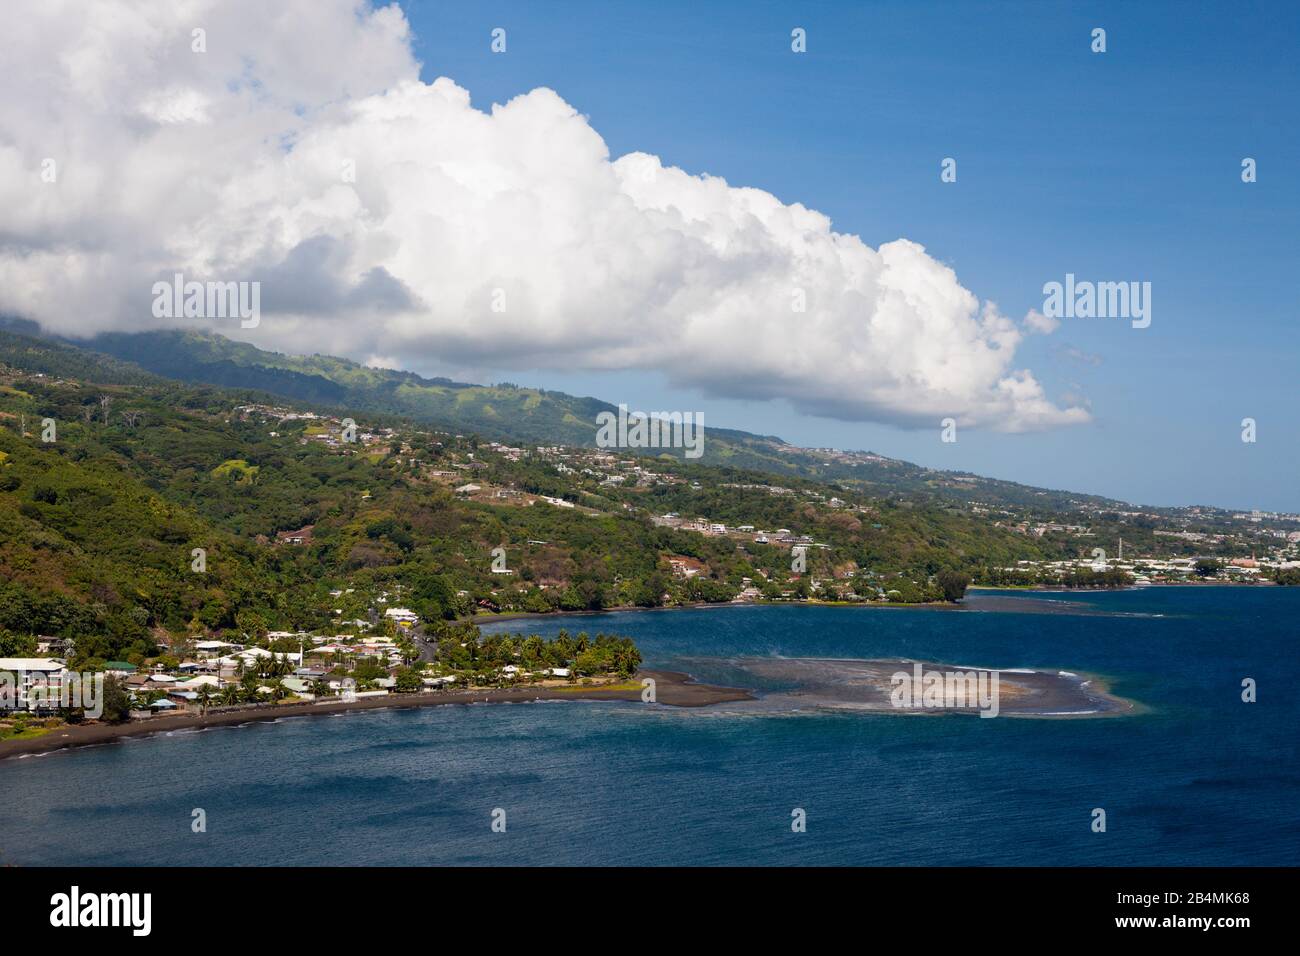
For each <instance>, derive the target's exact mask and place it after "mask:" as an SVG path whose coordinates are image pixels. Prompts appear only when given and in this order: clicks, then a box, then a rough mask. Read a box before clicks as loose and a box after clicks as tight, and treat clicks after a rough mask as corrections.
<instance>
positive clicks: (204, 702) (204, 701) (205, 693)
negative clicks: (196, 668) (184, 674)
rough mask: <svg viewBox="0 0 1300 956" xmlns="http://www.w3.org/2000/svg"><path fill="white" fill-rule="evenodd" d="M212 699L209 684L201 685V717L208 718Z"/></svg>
mask: <svg viewBox="0 0 1300 956" xmlns="http://www.w3.org/2000/svg"><path fill="white" fill-rule="evenodd" d="M211 698H212V691H211V690H210V689H209V688H208V685H207V684H200V685H199V716H200V717H203V718H206V717H207V716H208V701H209V700H210V699H211Z"/></svg>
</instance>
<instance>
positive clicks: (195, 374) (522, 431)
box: [87, 331, 1126, 512]
mask: <svg viewBox="0 0 1300 956" xmlns="http://www.w3.org/2000/svg"><path fill="white" fill-rule="evenodd" d="M87 344H88V347H90V348H93V349H95V350H96V351H98V352H103V353H107V354H108V355H111V356H114V357H116V358H117V359H119V360H125V361H127V362H130V363H133V364H134V365H138V366H140V367H142V368H144V369H147V370H148V371H150V372H153V373H155V374H157V375H162V376H166V377H168V378H173V379H180V380H183V381H188V382H201V383H205V384H210V385H222V386H227V387H236V388H250V389H259V390H262V391H266V392H270V393H272V394H276V395H281V396H285V397H288V398H294V399H299V400H302V401H310V402H315V403H319V404H325V405H330V406H333V407H336V408H351V409H355V410H358V411H367V412H374V413H383V414H392V415H399V416H403V417H409V418H410V419H412V420H414V421H423V422H428V423H432V424H436V425H438V426H440V427H443V428H448V429H451V430H455V431H461V432H473V433H476V434H479V435H482V436H484V437H487V438H491V439H496V440H501V441H507V442H517V443H523V444H534V445H553V444H563V445H578V446H586V447H591V446H593V445H594V444H595V438H596V431H597V425H596V416H597V415H598V414H599V413H600V412H603V411H617V408H616V406H614V405H611V404H609V403H608V402H604V401H601V400H599V399H596V398H579V397H576V396H573V395H567V394H565V393H563V392H553V391H544V390H539V389H531V388H517V387H514V386H507V385H501V386H487V385H473V384H469V383H465V382H456V381H452V380H451V379H446V378H424V377H422V376H420V375H416V374H414V373H412V372H403V371H394V370H389V369H378V368H368V367H366V366H364V365H360V364H358V363H356V362H352V361H349V360H347V359H341V358H335V357H333V356H327V355H311V356H291V355H282V354H279V353H276V352H268V351H264V350H262V349H259V348H257V347H255V346H252V345H248V344H246V343H241V342H234V341H231V340H230V339H227V338H224V337H222V336H219V335H215V334H212V333H207V332H196V331H165V332H142V333H131V334H127V333H111V334H104V335H100V336H98V337H97V338H95V339H93V340H91V341H90V342H89V343H87ZM706 435H707V439H706V441H705V447H704V457H703V459H702V460H701V463H702V464H707V465H715V466H722V467H732V468H737V469H747V470H756V471H764V472H767V473H769V474H773V475H778V476H785V477H802V478H811V479H816V480H820V481H831V482H842V483H844V484H845V485H847V486H850V487H855V488H860V489H863V490H870V491H872V492H874V493H895V494H900V495H924V496H933V497H936V498H948V499H953V500H958V501H980V502H984V503H988V504H992V505H1003V506H1014V507H1032V508H1041V509H1043V510H1044V511H1050V512H1062V511H1070V510H1074V509H1077V508H1080V507H1092V508H1098V507H1104V508H1123V507H1126V506H1125V505H1124V503H1123V502H1119V501H1115V500H1113V499H1108V498H1103V497H1100V496H1096V495H1085V494H1075V493H1071V492H1065V491H1054V490H1048V489H1042V488H1034V487H1031V486H1028V485H1021V484H1018V483H1015V482H1009V481H1000V480H996V479H989V478H981V477H979V476H976V475H971V474H968V473H962V472H947V471H936V470H933V469H929V468H922V467H920V466H918V465H914V464H911V463H909V462H905V461H900V460H897V459H892V458H887V457H884V456H881V455H875V454H872V453H867V452H834V451H831V450H820V449H807V448H799V447H796V446H793V445H789V444H787V443H786V442H784V441H782V440H781V439H780V438H777V437H774V436H763V435H755V434H751V433H749V432H743V431H737V430H733V429H724V428H714V427H708V428H707V431H706Z"/></svg>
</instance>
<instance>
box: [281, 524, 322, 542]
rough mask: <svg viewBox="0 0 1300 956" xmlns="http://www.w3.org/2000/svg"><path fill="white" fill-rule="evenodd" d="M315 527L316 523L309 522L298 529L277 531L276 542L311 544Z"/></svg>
mask: <svg viewBox="0 0 1300 956" xmlns="http://www.w3.org/2000/svg"><path fill="white" fill-rule="evenodd" d="M315 527H316V526H315V525H314V524H309V525H306V526H304V527H301V528H299V529H298V530H297V531H277V532H276V534H275V543H276V544H292V545H306V544H311V533H312V530H313V529H314V528H315Z"/></svg>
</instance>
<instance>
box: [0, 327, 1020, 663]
mask: <svg viewBox="0 0 1300 956" xmlns="http://www.w3.org/2000/svg"><path fill="white" fill-rule="evenodd" d="M18 339H19V337H17V336H7V337H6V338H5V339H4V340H3V341H0V363H3V364H0V577H2V578H3V584H0V589H3V594H2V595H0V629H4V630H7V631H9V632H12V633H19V634H28V633H30V634H51V635H56V636H59V635H62V636H75V637H77V638H78V640H79V644H78V648H79V650H80V651H81V652H83V653H88V654H93V656H95V657H99V658H107V657H129V656H131V655H134V654H143V653H146V652H148V651H149V650H150V645H151V642H152V641H153V640H155V639H157V638H159V637H165V636H166V635H168V634H185V633H200V632H202V633H220V632H223V631H231V632H234V633H248V632H250V631H257V630H259V629H260V630H265V629H267V628H272V629H274V628H285V629H298V628H315V629H322V628H330V627H331V626H333V625H334V624H335V622H337V621H339V620H350V619H352V618H355V617H364V616H366V615H367V614H369V613H371V611H372V609H374V608H375V607H376V603H377V600H378V598H379V597H380V596H382V595H384V594H385V593H388V595H389V597H390V598H391V600H393V601H401V602H402V603H406V604H409V605H410V606H412V607H415V608H417V609H418V610H419V612H420V613H421V614H423V615H425V616H429V617H445V616H453V615H457V614H462V615H463V614H466V613H469V612H470V611H471V610H472V609H474V608H475V607H478V608H484V607H487V608H492V609H498V608H500V609H510V608H514V609H518V610H534V611H546V610H554V609H563V610H579V609H595V608H600V607H607V606H614V605H630V604H641V605H646V606H653V605H657V604H661V603H664V602H665V601H673V602H675V601H682V602H685V601H694V600H729V599H730V598H731V597H733V596H734V595H736V594H737V593H739V591H740V590H741V588H742V586H743V584H744V580H745V579H750V580H751V581H753V582H754V583H755V586H764V587H766V588H767V589H768V591H769V593H771V594H773V595H774V596H779V595H780V594H781V593H782V590H785V591H786V592H787V593H789V592H790V589H791V588H793V587H795V584H796V582H797V581H799V580H803V583H802V584H800V585H798V588H796V590H798V591H799V593H806V591H807V586H808V585H807V579H808V578H810V577H811V578H815V577H816V576H818V575H820V576H822V577H825V578H827V579H833V578H835V576H836V575H837V574H838V575H839V576H840V578H841V579H847V578H848V577H849V576H850V575H851V574H852V573H853V572H855V571H857V570H859V569H860V570H862V571H864V572H866V571H867V569H870V574H871V575H873V576H876V575H878V576H880V578H879V579H880V580H881V581H885V580H892V579H897V580H899V581H902V580H903V579H906V580H907V581H909V582H912V583H915V584H916V585H917V586H918V587H919V588H921V589H922V590H921V591H917V592H916V593H915V594H914V595H913V596H914V597H915V598H916V599H920V598H921V597H923V596H925V595H924V593H923V592H924V588H925V583H926V581H927V579H928V578H929V577H931V576H933V575H934V574H935V573H937V572H938V571H939V570H942V569H944V568H954V569H967V570H974V569H976V568H977V567H978V566H979V565H980V564H981V563H982V562H985V561H988V560H998V561H1001V560H1010V559H1012V558H1013V557H1015V556H1016V555H1018V554H1021V553H1031V554H1033V553H1036V549H1034V548H1033V547H1032V546H1027V543H1026V542H1025V541H1024V540H1023V539H1022V538H1018V537H1016V536H1014V535H1012V534H1010V533H1008V532H1006V531H1004V530H1002V529H994V528H991V527H990V526H989V524H988V523H987V522H981V521H978V520H975V519H973V518H972V517H971V516H969V515H966V514H955V513H949V512H947V511H945V510H943V509H939V508H926V507H918V506H916V505H913V504H910V503H907V502H898V501H885V500H882V501H878V502H875V503H872V504H865V503H863V504H858V505H855V506H854V507H855V508H857V509H859V510H856V511H854V512H852V513H850V512H849V511H847V510H843V509H838V510H837V509H836V508H831V507H829V506H827V505H826V504H825V503H824V502H825V499H826V497H827V494H829V490H828V489H826V488H825V487H824V486H820V485H817V484H815V483H812V482H808V481H805V480H803V479H792V480H791V482H790V484H791V485H792V487H791V488H790V489H789V493H788V494H787V493H782V494H780V495H776V494H772V493H770V492H768V491H766V490H754V489H748V490H746V489H743V488H739V487H726V486H728V485H737V484H746V483H754V482H766V481H768V480H769V479H768V478H767V477H765V476H764V475H763V474H762V473H759V472H747V471H743V470H737V469H719V468H712V467H708V466H703V465H697V464H690V465H687V464H684V463H682V462H677V461H673V460H670V459H665V460H663V461H661V462H660V463H659V464H658V465H656V467H657V468H658V469H659V470H660V472H661V475H660V477H659V478H657V479H656V482H657V483H653V484H651V486H649V487H621V486H610V483H609V482H604V481H602V480H600V479H601V477H602V476H599V475H594V476H593V475H590V474H584V473H582V472H580V471H578V470H577V469H572V468H571V469H567V471H566V470H563V469H560V468H557V466H556V462H554V461H547V460H543V459H541V458H539V457H537V456H533V455H523V456H522V457H520V455H519V453H512V454H509V455H508V454H505V453H504V451H505V450H503V449H501V448H491V447H489V446H486V445H484V444H483V443H482V442H481V441H480V439H479V438H478V437H477V436H473V435H465V436H463V437H459V438H458V437H456V436H454V435H453V434H451V433H448V432H439V431H435V430H432V429H429V428H428V427H427V426H424V425H422V424H415V423H406V424H403V422H402V421H401V420H400V419H397V418H395V417H378V416H376V417H366V416H365V415H364V413H363V412H360V411H357V412H354V414H355V415H357V416H358V424H359V427H360V428H361V429H362V430H363V432H364V434H365V440H364V441H363V442H360V443H359V444H357V445H355V446H349V445H345V444H340V443H337V442H334V441H333V440H332V438H331V435H332V432H331V429H335V430H336V429H337V428H338V422H337V420H336V419H331V418H328V417H312V416H313V415H314V414H315V412H313V406H311V405H308V404H304V403H296V404H295V403H291V404H290V405H285V404H284V403H281V405H280V406H279V407H278V408H277V409H275V410H268V409H269V406H268V405H267V404H266V403H267V402H268V401H271V400H270V399H268V398H267V396H265V395H264V394H261V393H254V392H247V391H240V390H232V389H224V388H215V387H208V386H187V385H182V384H179V383H176V382H171V381H167V380H164V379H159V378H154V377H152V376H149V375H145V374H143V373H140V372H139V371H138V370H135V369H133V368H131V367H130V366H129V365H124V364H122V363H121V362H120V361H117V360H101V359H99V358H97V357H96V356H94V355H91V354H89V353H84V352H80V351H78V350H75V349H72V348H69V347H67V346H64V345H59V344H53V343H42V342H32V341H30V340H29V341H25V342H24V341H18ZM101 361H102V363H103V364H102V374H101V364H100V363H101ZM321 414H325V413H321ZM299 415H302V416H304V417H297V416H299ZM50 422H52V423H53V426H54V433H53V434H52V435H49V436H48V437H52V438H53V440H52V441H45V440H43V438H44V437H47V435H46V433H47V430H48V424H49V423H50ZM643 460H644V459H643ZM635 461H636V459H634V458H632V457H631V456H626V457H625V459H624V460H622V461H621V463H614V464H611V465H608V466H606V467H611V468H632V467H634V465H635ZM588 470H590V469H588ZM470 478H472V479H473V481H474V482H477V483H479V485H481V486H484V487H487V488H489V489H490V488H499V489H508V491H505V492H503V494H504V495H507V496H506V497H502V498H500V499H495V498H484V497H483V496H482V495H464V494H462V495H457V494H455V493H454V492H453V490H452V488H453V486H456V485H458V484H459V483H460V482H462V481H467V480H468V479H470ZM818 488H820V489H821V491H818V490H816V489H818ZM822 492H826V493H827V494H823V493H822ZM844 494H848V493H847V492H844ZM538 496H551V497H552V499H554V500H555V501H556V502H560V501H565V500H567V501H568V502H569V503H572V504H574V505H575V507H560V506H559V505H558V504H551V503H548V502H547V501H546V499H545V498H542V497H538ZM863 501H864V502H865V501H866V499H863ZM666 511H678V512H681V513H683V514H686V513H694V512H699V513H701V514H708V515H710V516H711V517H712V518H713V519H714V520H719V521H726V522H728V523H729V524H732V525H735V524H743V523H749V524H758V525H771V526H772V527H773V528H778V527H779V528H783V529H787V530H788V531H789V532H790V533H791V534H796V535H803V536H807V537H808V540H810V541H811V540H814V539H815V540H816V541H817V542H818V543H819V544H824V545H825V546H826V547H824V548H818V549H813V550H812V551H811V553H810V554H809V556H808V574H807V575H804V576H800V575H794V574H792V573H791V568H790V565H791V557H790V546H789V545H788V544H786V545H778V544H776V543H772V544H770V545H762V544H756V543H753V542H746V541H743V540H737V539H735V538H732V537H711V536H706V535H702V534H699V533H694V532H689V531H684V530H680V529H675V528H669V527H659V526H656V525H655V524H654V523H653V522H652V520H651V519H652V518H653V517H654V516H655V515H658V514H661V513H663V512H666ZM308 526H310V540H309V541H308V542H306V543H304V544H302V545H291V544H284V543H277V541H276V536H277V534H278V533H280V532H286V531H292V530H297V529H302V528H305V527H308ZM496 548H502V549H504V552H503V553H504V555H505V556H506V560H508V562H509V570H510V571H511V572H512V573H511V574H509V575H504V574H494V573H493V572H492V561H493V549H496ZM195 549H202V551H203V552H204V555H205V557H204V561H205V566H204V567H203V568H202V569H201V570H195V559H194V553H195ZM671 556H676V557H677V558H679V559H680V558H686V559H694V560H697V561H698V562H699V564H700V568H701V571H702V573H699V574H698V575H695V576H693V577H691V578H689V579H684V578H682V577H681V576H679V575H674V573H673V569H672V567H671V566H670V564H669V563H668V560H667V559H668V558H669V557H671ZM873 580H874V578H873ZM851 586H852V584H851V583H850V584H846V585H843V586H842V589H845V590H847V589H848V588H849V587H851ZM873 587H874V586H873ZM800 589H802V590H800ZM331 592H340V593H337V594H331ZM908 593H911V592H910V591H909V592H908Z"/></svg>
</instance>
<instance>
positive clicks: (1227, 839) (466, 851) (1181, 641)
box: [0, 587, 1300, 866]
mask: <svg viewBox="0 0 1300 956" xmlns="http://www.w3.org/2000/svg"><path fill="white" fill-rule="evenodd" d="M1010 597H1011V600H1008V599H1007V596H1004V595H992V594H990V593H989V592H984V593H983V594H979V595H973V596H972V599H971V604H972V607H971V609H969V610H961V611H946V610H934V609H921V608H918V609H894V608H816V607H724V608H714V609H702V610H682V611H645V612H626V613H613V614H602V615H593V616H580V617H569V618H542V619H531V620H526V621H514V622H504V623H499V624H497V625H494V627H493V629H494V630H508V631H527V632H535V633H542V634H548V635H549V634H554V633H555V632H556V631H558V630H559V629H560V628H561V627H565V628H568V629H569V630H570V631H573V632H576V631H578V630H588V631H591V632H595V631H597V630H605V631H612V632H617V633H622V634H627V635H630V636H632V637H634V638H635V639H636V640H637V641H638V643H639V644H640V646H641V648H642V652H643V654H644V655H645V658H646V664H647V666H653V667H660V668H670V669H678V670H687V671H689V672H691V673H693V674H695V675H696V676H697V677H699V678H701V679H722V680H725V679H726V678H727V676H728V673H730V672H731V671H730V667H729V664H728V663H727V661H728V659H729V658H733V657H737V656H753V655H780V656H786V657H824V658H873V657H911V658H917V659H924V660H932V661H940V662H950V663H958V664H964V665H968V666H987V667H1002V668H1014V667H1031V668H1053V669H1065V670H1069V671H1075V672H1081V673H1084V672H1086V673H1095V674H1100V675H1104V676H1105V677H1107V678H1108V679H1109V680H1110V682H1111V689H1112V691H1113V692H1115V693H1117V694H1120V695H1122V696H1125V697H1129V698H1133V699H1136V700H1138V701H1140V702H1141V703H1142V704H1144V705H1145V707H1146V708H1147V710H1146V711H1145V712H1144V713H1141V714H1139V715H1135V716H1124V717H1109V718H1097V719H1024V718H1010V717H1005V716H1004V717H1001V718H999V719H995V720H984V719H979V718H975V717H970V716H942V717H929V716H927V717H915V716H912V717H904V716H895V715H889V714H886V715H880V714H876V715H870V714H852V713H841V712H835V713H829V712H821V711H816V710H812V711H806V710H805V711H799V712H790V711H789V710H784V711H783V710H780V709H775V710H764V709H762V707H761V706H760V707H759V708H756V709H748V710H746V709H745V708H744V707H739V708H736V707H731V706H729V705H722V706H721V707H718V708H706V709H703V710H684V709H676V708H669V707H664V706H648V705H644V704H640V703H597V702H571V701H562V702H544V703H531V704H504V705H502V704H497V705H484V704H480V705H469V706H446V707H431V708H424V709H416V710H401V711H397V710H394V711H386V710H379V711H370V712H364V713H353V714H347V715H343V716H337V717H313V718H298V719H289V720H283V721H279V722H276V723H260V724H251V725H247V726H244V727H235V728H221V729H214V730H208V731H201V732H190V733H181V734H176V735H172V736H158V737H151V738H145V739H137V740H129V741H126V742H123V743H118V744H114V745H109V746H103V747H96V748H89V749H85V750H80V751H71V752H64V753H56V754H51V755H48V756H42V757H29V758H24V759H18V760H7V761H3V762H0V864H19V865H39V864H66V865H108V864H115V865H129V864H169V865H181V864H192V865H226V866H250V865H261V864H286V865H293V864H306V865H310V864H368V865H381V864H415V865H422V864H641V865H645V864H651V865H653V864H864V865H920V864H943V865H955V864H989V865H998V864H1031V865H1090V864H1117V865H1133V864H1144V865H1163V864H1169V865H1176V864H1189V865H1197V864H1224V865H1236V864H1287V865H1295V864H1297V863H1300V742H1298V741H1300V733H1298V732H1300V653H1298V651H1300V637H1298V635H1300V628H1298V626H1297V624H1298V622H1300V588H1290V589H1284V588H1228V587H1213V588H1211V587H1206V588H1199V587H1197V588H1190V587H1185V588H1158V587H1157V588H1149V589H1145V590H1134V591H1120V592H1104V593H1093V594H1080V595H1074V594H1071V595H1064V594H1032V595H1025V594H1018V595H1013V596H1010ZM981 608H982V609H981ZM1029 612H1035V613H1029ZM1043 612H1051V613H1043ZM733 676H734V673H733ZM1245 677H1252V678H1254V679H1255V680H1256V681H1257V683H1258V697H1259V699H1258V702H1257V703H1253V704H1247V703H1243V702H1242V700H1241V681H1242V679H1243V678H1245ZM1097 807H1100V808H1103V809H1104V810H1105V811H1106V815H1107V830H1106V832H1105V833H1094V832H1092V829H1091V826H1090V825H1091V822H1092V811H1093V809H1094V808H1097ZM195 808H202V809H203V810H204V811H206V815H207V832H206V833H199V834H196V833H193V832H192V831H191V819H192V811H193V810H194V809H195ZM496 808H501V809H502V810H504V811H505V820H506V830H505V832H504V833H494V832H492V829H491V822H492V812H493V810H494V809H496ZM794 808H801V809H803V810H804V811H805V812H806V819H807V831H806V832H804V833H795V832H792V829H791V819H792V818H791V811H792V810H793V809H794Z"/></svg>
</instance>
